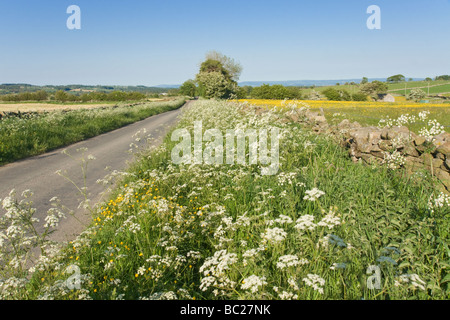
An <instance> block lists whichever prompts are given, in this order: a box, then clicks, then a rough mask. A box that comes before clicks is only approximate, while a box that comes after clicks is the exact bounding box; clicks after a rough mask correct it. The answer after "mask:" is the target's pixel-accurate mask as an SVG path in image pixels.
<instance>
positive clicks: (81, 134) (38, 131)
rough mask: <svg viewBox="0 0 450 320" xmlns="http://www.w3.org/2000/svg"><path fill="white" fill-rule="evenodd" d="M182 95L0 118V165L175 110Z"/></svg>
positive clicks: (180, 102) (179, 103)
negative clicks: (169, 99) (159, 100)
mask: <svg viewBox="0 0 450 320" xmlns="http://www.w3.org/2000/svg"><path fill="white" fill-rule="evenodd" d="M184 102H185V100H184V99H175V100H172V101H167V102H143V103H136V104H132V105H128V104H123V103H122V104H119V105H114V106H109V107H103V108H96V109H85V110H70V111H67V110H64V111H51V112H44V113H18V114H16V115H14V116H7V117H3V118H1V119H0V165H4V164H7V163H10V162H13V161H16V160H19V159H23V158H26V157H30V156H35V155H39V154H42V153H45V152H47V151H50V150H53V149H56V148H60V147H64V146H67V145H69V144H72V143H75V142H78V141H82V140H85V139H88V138H91V137H94V136H97V135H99V134H102V133H105V132H108V131H111V130H114V129H117V128H120V127H123V126H125V125H128V124H131V123H134V122H136V121H139V120H143V119H145V118H147V117H150V116H153V115H156V114H159V113H162V112H166V111H170V110H174V109H177V108H179V107H181V106H182V105H183V104H184Z"/></svg>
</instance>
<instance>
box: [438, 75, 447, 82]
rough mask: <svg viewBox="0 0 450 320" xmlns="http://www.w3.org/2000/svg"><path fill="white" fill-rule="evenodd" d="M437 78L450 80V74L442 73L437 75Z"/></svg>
mask: <svg viewBox="0 0 450 320" xmlns="http://www.w3.org/2000/svg"><path fill="white" fill-rule="evenodd" d="M436 80H446V81H448V80H450V75H442V76H437V77H436Z"/></svg>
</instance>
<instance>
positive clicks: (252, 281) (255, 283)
mask: <svg viewBox="0 0 450 320" xmlns="http://www.w3.org/2000/svg"><path fill="white" fill-rule="evenodd" d="M266 284H267V282H266V277H258V276H255V275H252V276H250V277H248V278H246V279H244V280H243V281H242V285H241V288H242V289H244V290H248V289H249V290H250V291H251V292H252V293H256V292H258V290H259V287H263V286H264V285H266Z"/></svg>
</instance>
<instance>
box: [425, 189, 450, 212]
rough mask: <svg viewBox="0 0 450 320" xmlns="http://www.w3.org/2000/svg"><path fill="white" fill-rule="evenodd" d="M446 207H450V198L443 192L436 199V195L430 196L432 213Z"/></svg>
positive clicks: (429, 207) (429, 202)
mask: <svg viewBox="0 0 450 320" xmlns="http://www.w3.org/2000/svg"><path fill="white" fill-rule="evenodd" d="M444 207H450V196H448V195H446V194H445V193H443V192H441V193H440V194H439V195H438V196H437V197H434V195H431V196H430V199H429V200H428V209H429V210H430V211H431V212H434V210H435V209H437V208H444Z"/></svg>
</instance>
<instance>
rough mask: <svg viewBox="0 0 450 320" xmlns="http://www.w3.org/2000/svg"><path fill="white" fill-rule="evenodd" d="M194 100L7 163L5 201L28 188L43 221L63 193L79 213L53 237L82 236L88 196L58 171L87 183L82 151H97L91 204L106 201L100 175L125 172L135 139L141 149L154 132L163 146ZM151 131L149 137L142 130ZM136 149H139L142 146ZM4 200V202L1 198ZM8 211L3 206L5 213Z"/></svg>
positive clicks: (0, 188) (2, 180)
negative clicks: (84, 207) (107, 131)
mask: <svg viewBox="0 0 450 320" xmlns="http://www.w3.org/2000/svg"><path fill="white" fill-rule="evenodd" d="M190 103H192V102H191V101H189V102H187V103H186V104H185V105H184V106H183V107H182V108H180V109H177V110H173V111H169V112H166V113H162V114H159V115H155V116H152V117H150V118H147V119H145V120H142V121H140V122H137V123H134V124H131V125H128V126H126V127H123V128H120V129H117V130H115V131H111V132H109V133H105V134H102V135H100V136H97V137H94V138H91V139H89V140H85V141H82V142H79V143H76V144H74V145H71V146H68V147H66V148H62V149H58V150H55V151H52V152H49V153H46V154H43V155H40V156H36V157H33V158H29V159H26V160H21V161H18V162H15V163H12V164H8V165H6V166H4V167H0V199H4V198H5V197H6V196H8V194H9V192H10V191H11V190H12V189H15V190H16V191H17V196H18V197H20V196H21V194H22V192H23V191H24V190H27V189H29V190H31V191H32V192H33V193H34V195H33V197H32V198H31V200H32V201H33V207H34V208H36V209H37V211H36V217H37V218H39V219H40V221H43V220H44V218H45V216H46V214H47V211H48V209H50V208H51V204H50V199H52V198H53V197H58V199H60V200H61V203H62V205H64V206H66V207H67V208H68V209H70V210H74V213H75V217H76V218H74V217H72V216H70V215H69V216H67V218H66V219H63V220H62V221H61V223H60V225H59V227H58V230H57V231H56V232H55V233H54V234H52V237H51V238H52V240H55V241H70V240H73V239H74V238H76V236H77V235H78V234H80V233H81V232H82V231H83V230H84V229H85V227H86V226H87V224H89V222H90V218H91V217H90V214H89V213H88V212H87V211H86V210H83V209H78V205H79V203H80V201H82V200H83V196H82V194H81V193H80V192H79V191H78V190H77V189H76V188H75V186H74V185H73V184H71V183H70V182H69V181H67V180H66V179H64V178H63V177H61V176H60V175H58V174H57V173H56V172H57V171H58V170H61V171H63V172H67V176H68V177H70V178H71V179H72V180H73V181H74V182H75V183H76V184H77V185H78V186H80V187H82V186H83V180H84V179H83V174H82V170H81V161H80V160H79V159H80V156H81V153H77V150H78V149H80V148H87V149H88V151H87V152H86V154H85V155H86V157H87V156H88V155H93V156H94V157H95V160H93V161H89V164H88V169H87V174H86V186H87V188H88V192H89V193H90V194H91V196H90V199H91V201H92V204H95V203H98V202H99V201H100V200H101V193H102V192H103V191H104V190H105V187H104V186H102V185H100V184H98V183H97V180H98V179H103V178H104V177H105V176H106V175H107V174H108V172H110V171H106V170H105V168H107V167H108V168H109V170H126V168H127V167H128V165H129V164H130V162H132V161H133V157H134V155H133V154H132V153H130V151H129V150H130V145H131V144H132V143H134V144H135V145H136V146H137V148H139V149H140V148H144V147H149V143H148V142H147V139H146V138H145V136H148V135H149V134H150V135H151V138H152V140H151V142H150V145H158V144H160V143H161V142H162V139H163V138H164V136H165V135H166V134H167V132H168V131H169V129H170V127H172V126H174V125H175V124H176V122H177V118H178V116H179V115H180V114H181V112H182V110H183V109H184V108H186V107H187V106H188V105H189V104H190ZM144 129H145V130H146V133H145V135H144V134H143V132H144ZM139 131H140V132H141V134H140V135H139V136H140V137H144V138H143V139H142V140H141V141H139V142H138V141H136V138H137V136H136V133H137V132H139ZM133 148H134V150H135V151H134V153H136V150H138V149H137V148H136V147H133ZM64 149H65V150H67V152H68V153H69V154H70V155H72V156H74V158H78V159H72V158H70V157H69V156H68V155H66V154H63V153H62V150H64ZM0 202H1V200H0ZM3 214H4V210H3V208H2V207H1V206H0V216H1V215H3Z"/></svg>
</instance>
